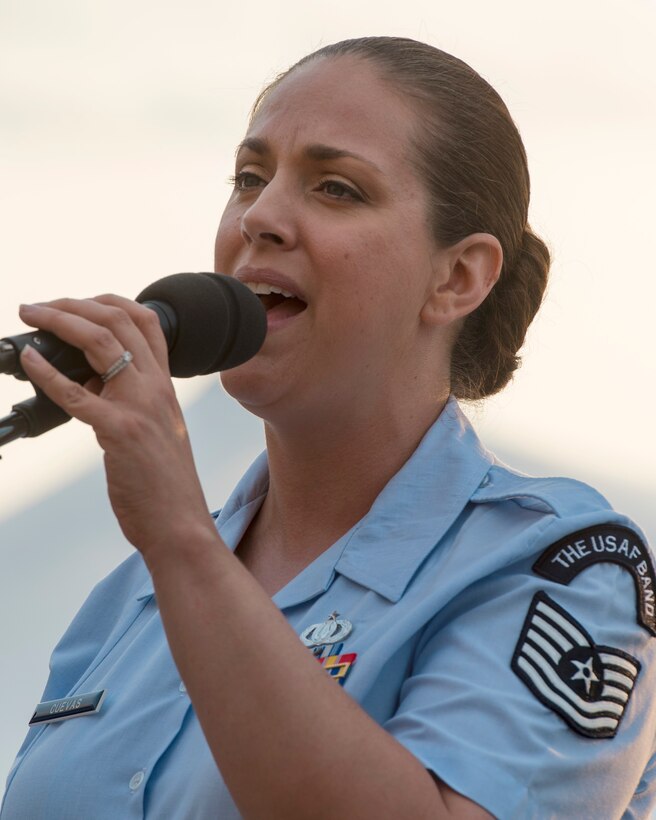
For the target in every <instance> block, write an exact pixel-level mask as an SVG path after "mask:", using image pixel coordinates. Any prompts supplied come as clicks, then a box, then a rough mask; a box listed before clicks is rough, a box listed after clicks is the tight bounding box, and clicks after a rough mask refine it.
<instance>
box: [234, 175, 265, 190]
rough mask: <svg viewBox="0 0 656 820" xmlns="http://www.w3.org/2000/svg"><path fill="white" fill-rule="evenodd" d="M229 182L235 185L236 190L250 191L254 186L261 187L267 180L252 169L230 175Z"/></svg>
mask: <svg viewBox="0 0 656 820" xmlns="http://www.w3.org/2000/svg"><path fill="white" fill-rule="evenodd" d="M228 182H229V183H230V184H231V185H232V186H233V188H234V189H235V191H248V190H251V189H253V188H259V187H260V186H261V185H266V182H265V180H263V179H262V177H259V176H258V175H257V174H254V173H253V172H252V171H240V172H239V173H238V174H235V175H234V176H231V177H228Z"/></svg>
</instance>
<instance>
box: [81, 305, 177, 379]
mask: <svg viewBox="0 0 656 820" xmlns="http://www.w3.org/2000/svg"><path fill="white" fill-rule="evenodd" d="M94 301H96V302H100V304H102V305H112V306H114V307H118V308H121V309H122V310H124V311H125V312H126V313H127V314H128V316H129V317H130V318H131V319H132V321H133V322H134V324H135V325H136V326H137V327H138V328H139V330H140V331H141V333H142V334H143V335H144V336H145V337H146V339H147V341H148V344H149V345H150V349H151V350H152V351H153V355H154V356H155V358H156V359H157V361H158V362H159V364H160V366H162V367H163V368H165V369H166V370H167V372H168V365H169V348H168V344H167V341H166V338H165V337H164V333H163V331H162V326H161V324H160V321H159V317H158V316H157V314H156V313H155V311H154V310H152V309H151V308H148V307H145V306H144V305H140V304H139V303H138V302H135V301H133V300H132V299H126V298H125V297H124V296H117V295H116V294H114V293H104V294H102V295H101V296H96V297H95V299H94Z"/></svg>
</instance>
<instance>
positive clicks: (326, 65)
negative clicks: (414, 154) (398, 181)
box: [248, 56, 416, 166]
mask: <svg viewBox="0 0 656 820" xmlns="http://www.w3.org/2000/svg"><path fill="white" fill-rule="evenodd" d="M415 123H416V117H415V115H414V113H413V111H412V109H411V108H410V106H409V105H408V104H407V103H406V102H405V101H404V100H403V99H402V98H401V96H400V94H399V93H398V92H397V91H396V90H395V89H394V88H393V87H392V86H391V84H390V83H389V82H387V81H386V80H385V79H383V78H382V77H381V74H380V72H379V71H378V69H377V67H376V66H375V65H374V64H373V63H372V62H371V61H369V60H365V59H362V58H357V57H352V56H344V57H337V58H329V59H326V58H321V59H317V60H313V61H311V62H310V63H307V64H305V65H303V66H301V67H299V68H297V69H295V70H294V71H293V72H292V73H291V74H289V75H288V76H287V77H285V79H284V80H282V81H281V82H280V83H279V84H278V85H277V86H276V87H275V88H274V89H272V90H271V91H270V92H269V93H268V94H267V95H266V96H265V98H264V100H263V101H262V103H261V105H260V107H259V108H258V110H257V113H256V114H255V117H254V119H253V121H252V123H251V127H250V128H249V130H248V136H251V137H263V138H265V139H267V140H272V139H273V140H276V141H278V142H279V143H280V144H281V145H284V146H285V147H289V146H291V145H292V144H296V143H298V144H299V145H302V144H305V143H322V144H325V145H330V146H334V147H336V148H340V149H345V150H351V151H354V152H356V153H359V154H362V155H365V156H368V157H369V158H370V159H371V160H372V161H374V162H376V163H377V164H379V165H381V164H382V165H383V166H386V165H394V164H398V162H399V161H406V160H407V159H408V157H409V155H410V141H411V138H412V133H413V129H414V127H415Z"/></svg>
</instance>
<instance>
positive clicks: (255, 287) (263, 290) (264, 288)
mask: <svg viewBox="0 0 656 820" xmlns="http://www.w3.org/2000/svg"><path fill="white" fill-rule="evenodd" d="M244 284H245V285H246V287H247V288H248V289H249V290H252V291H253V293H257V294H260V295H262V296H267V295H268V294H269V293H279V294H280V295H281V296H285V297H286V298H287V299H294V294H293V293H290V292H289V291H288V290H283V289H282V288H279V287H276V286H275V285H267V284H265V283H264V282H244Z"/></svg>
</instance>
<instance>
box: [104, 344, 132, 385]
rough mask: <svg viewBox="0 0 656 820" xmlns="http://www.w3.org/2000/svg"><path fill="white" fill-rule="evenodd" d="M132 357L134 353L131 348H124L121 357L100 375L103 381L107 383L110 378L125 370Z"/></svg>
mask: <svg viewBox="0 0 656 820" xmlns="http://www.w3.org/2000/svg"><path fill="white" fill-rule="evenodd" d="M132 358H133V356H132V353H130V351H129V350H124V351H123V353H121V356H120V358H118V359H117V360H116V361H115V362H114V364H113V365H112V366H111V367H110V368H109V369H108V370H106V371H105V372H104V373H103V374H102V375H101V376H100V378H101V379H102V381H103V382H104V383H105V384H106V383H107V382H108V381H109V380H110V379H113V378H114V376H117V375H118V374H119V373H120V372H121V370H124V369H125V368H126V367H127V366H128V365H129V364H130V362H131V361H132Z"/></svg>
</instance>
